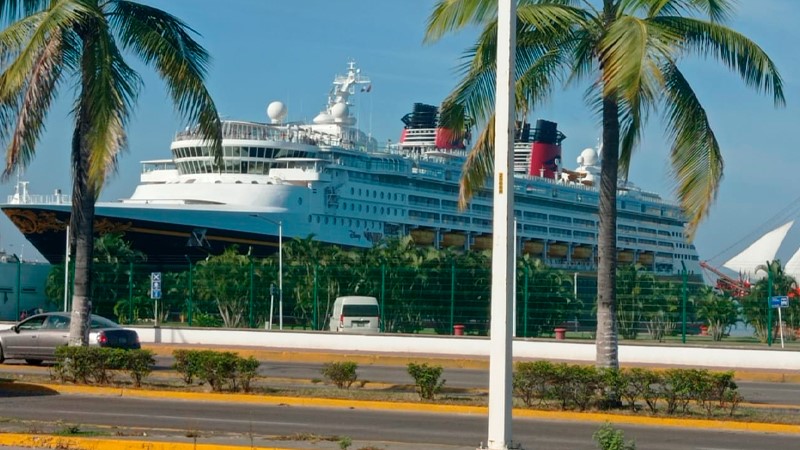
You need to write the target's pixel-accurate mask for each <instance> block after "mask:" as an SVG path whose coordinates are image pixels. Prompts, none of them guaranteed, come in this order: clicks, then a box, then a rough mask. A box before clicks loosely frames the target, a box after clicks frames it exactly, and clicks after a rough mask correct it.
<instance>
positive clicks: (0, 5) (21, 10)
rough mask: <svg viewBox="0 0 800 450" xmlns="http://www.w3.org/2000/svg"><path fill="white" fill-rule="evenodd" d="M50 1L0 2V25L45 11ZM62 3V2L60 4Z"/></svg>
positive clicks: (16, 0) (22, 0)
mask: <svg viewBox="0 0 800 450" xmlns="http://www.w3.org/2000/svg"><path fill="white" fill-rule="evenodd" d="M51 3H53V1H52V0H0V24H5V25H8V24H11V23H13V22H16V21H17V20H19V19H21V18H23V17H27V16H30V15H33V14H35V13H37V12H41V11H43V10H45V9H47V7H48V6H50V4H51ZM61 3H64V2H61Z"/></svg>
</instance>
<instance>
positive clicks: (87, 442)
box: [0, 433, 293, 450]
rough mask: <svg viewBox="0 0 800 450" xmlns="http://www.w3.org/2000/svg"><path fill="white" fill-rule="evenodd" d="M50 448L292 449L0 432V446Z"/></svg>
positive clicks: (152, 449) (112, 449)
mask: <svg viewBox="0 0 800 450" xmlns="http://www.w3.org/2000/svg"><path fill="white" fill-rule="evenodd" d="M12 445H13V446H17V447H35V448H51V449H71V448H86V449H92V450H242V449H243V448H248V449H252V450H293V449H289V448H281V447H252V446H250V445H247V446H243V445H224V444H199V443H198V444H196V443H190V442H165V441H142V440H128V439H105V438H95V437H74V436H53V435H46V434H33V435H31V434H20V433H0V446H12Z"/></svg>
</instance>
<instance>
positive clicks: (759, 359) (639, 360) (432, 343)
mask: <svg viewBox="0 0 800 450" xmlns="http://www.w3.org/2000/svg"><path fill="white" fill-rule="evenodd" d="M136 331H137V332H138V333H139V337H140V339H141V341H142V343H153V342H156V343H164V344H206V345H234V346H257V347H262V348H274V349H290V350H291V349H294V350H330V351H336V352H348V351H350V352H354V351H358V352H379V353H414V354H425V355H432V356H434V355H439V356H456V357H457V356H465V357H475V356H477V357H485V356H488V354H489V339H488V338H483V337H471V336H459V337H455V336H413V335H393V334H381V335H357V334H342V333H325V332H297V331H266V330H220V329H200V328H136ZM513 352H514V357H515V358H536V359H553V360H564V361H573V362H594V360H595V344H594V342H575V341H556V340H549V341H548V340H535V341H534V340H521V339H520V340H515V341H514V346H513ZM619 360H620V363H621V364H646V365H653V364H669V365H683V366H697V367H709V368H731V369H734V368H738V369H780V370H798V369H800V352H797V351H782V350H781V348H780V346H775V345H774V344H773V347H771V348H767V347H766V346H764V347H763V348H759V349H732V348H720V347H694V346H666V345H620V346H619Z"/></svg>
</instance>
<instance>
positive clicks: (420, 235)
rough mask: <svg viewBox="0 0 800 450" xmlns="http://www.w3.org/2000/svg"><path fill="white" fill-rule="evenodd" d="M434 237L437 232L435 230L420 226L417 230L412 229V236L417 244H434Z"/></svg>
mask: <svg viewBox="0 0 800 450" xmlns="http://www.w3.org/2000/svg"><path fill="white" fill-rule="evenodd" d="M434 237H435V233H434V232H433V230H424V229H420V228H417V229H416V230H411V238H412V239H413V240H414V243H415V244H417V245H431V244H433V238H434Z"/></svg>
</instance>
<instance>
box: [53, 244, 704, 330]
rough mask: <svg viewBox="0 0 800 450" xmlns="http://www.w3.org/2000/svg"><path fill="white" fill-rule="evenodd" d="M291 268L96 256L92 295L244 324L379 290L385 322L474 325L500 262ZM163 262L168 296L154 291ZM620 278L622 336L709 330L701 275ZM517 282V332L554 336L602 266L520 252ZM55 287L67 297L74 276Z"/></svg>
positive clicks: (484, 312)
mask: <svg viewBox="0 0 800 450" xmlns="http://www.w3.org/2000/svg"><path fill="white" fill-rule="evenodd" d="M280 269H281V268H280V267H279V266H278V265H277V264H276V263H275V261H274V259H263V260H262V259H255V258H249V257H246V256H242V255H236V257H233V258H228V259H227V260H226V259H221V260H220V259H211V260H208V261H202V262H197V263H192V262H189V261H187V262H186V263H185V264H182V265H174V266H163V265H158V266H156V265H150V264H143V263H140V264H134V263H122V264H100V263H96V264H95V265H94V278H93V282H94V286H93V307H94V311H95V312H96V313H98V314H100V315H104V316H107V317H111V318H115V319H117V320H119V321H120V322H122V323H154V322H156V321H158V322H159V323H172V324H185V325H189V326H207V327H213V326H226V327H245V328H246V327H250V328H264V327H266V326H268V324H269V322H270V310H272V326H273V328H277V327H278V324H279V323H280V322H281V321H282V323H283V327H284V328H298V329H307V330H323V329H327V328H328V321H329V318H330V313H331V308H332V306H333V302H334V300H335V298H336V297H338V296H340V295H369V296H374V297H376V298H377V299H378V301H379V305H380V310H381V327H382V331H384V332H390V333H434V334H452V333H453V330H454V326H456V325H461V326H463V330H464V332H465V333H467V334H475V335H486V334H487V333H488V328H489V311H490V307H489V299H490V290H491V270H490V268H489V267H487V265H485V264H473V265H469V264H463V262H462V263H461V264H457V263H456V261H455V260H453V261H446V260H445V261H442V260H435V261H431V262H423V263H421V264H416V265H414V266H399V265H394V264H391V263H389V262H384V263H381V264H379V265H366V264H338V265H331V264H311V265H286V266H285V267H283V295H282V296H281V293H280V292H278V290H277V286H278V285H279V279H280V275H281V274H280ZM61 270H62V272H61V273H62V274H63V269H61ZM152 272H160V273H161V274H162V275H161V277H162V298H161V299H160V300H158V304H156V300H153V299H151V298H150V276H151V273H152ZM55 278H56V279H57V277H55ZM62 279H63V276H62ZM617 280H618V281H617V282H618V292H617V301H618V311H617V319H618V327H619V332H620V337H621V338H623V339H636V338H640V339H641V338H650V339H657V340H662V339H665V338H668V337H669V336H682V335H684V334H685V333H688V334H696V333H698V332H700V327H699V324H700V321H701V319H700V318H699V317H698V314H697V308H696V301H697V300H696V299H697V298H698V295H699V292H701V291H702V290H703V289H704V287H703V286H702V284H701V283H700V282H699V281H697V280H694V281H690V280H684V279H682V278H681V277H675V278H671V279H656V278H654V277H653V276H652V274H649V273H647V272H642V271H639V270H635V269H634V268H622V269H620V272H619V274H618V277H617ZM515 286H516V288H515V289H516V296H515V297H516V298H515V300H516V305H515V313H516V316H515V326H516V335H517V336H519V337H538V336H552V335H553V334H554V330H555V329H556V328H565V329H566V330H567V331H568V332H570V333H572V334H573V335H574V334H575V333H578V334H582V335H584V336H585V337H592V336H593V333H594V330H595V325H596V322H595V299H596V293H597V281H596V278H595V276H594V274H589V273H580V272H566V271H561V270H554V269H551V268H549V267H547V266H545V265H544V264H542V263H541V262H538V261H534V262H530V263H528V264H522V263H520V265H519V267H518V269H517V273H516V285H515ZM50 291H53V292H54V294H55V295H56V298H63V288H62V289H61V291H60V292H59V289H58V288H57V287H56V288H53V289H50ZM281 300H282V301H281ZM281 306H282V308H281ZM281 309H282V310H283V316H280V313H279V311H280V310H281ZM156 312H157V313H156ZM156 315H158V317H156ZM281 319H282V320H281Z"/></svg>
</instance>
